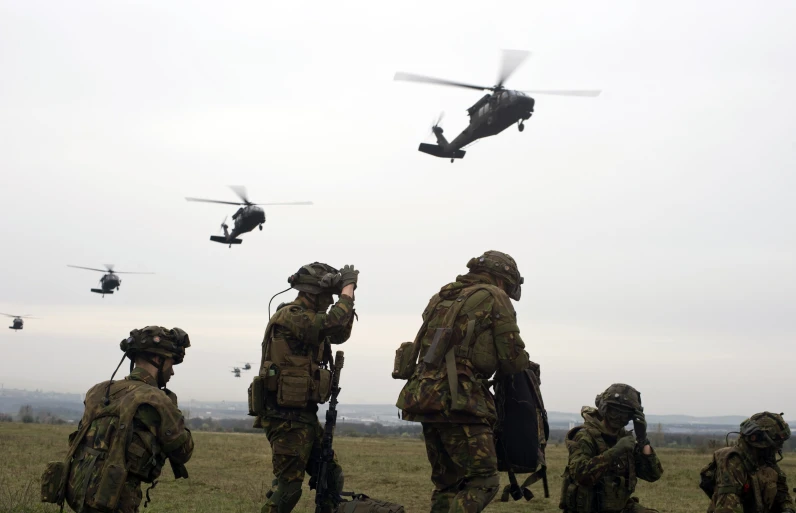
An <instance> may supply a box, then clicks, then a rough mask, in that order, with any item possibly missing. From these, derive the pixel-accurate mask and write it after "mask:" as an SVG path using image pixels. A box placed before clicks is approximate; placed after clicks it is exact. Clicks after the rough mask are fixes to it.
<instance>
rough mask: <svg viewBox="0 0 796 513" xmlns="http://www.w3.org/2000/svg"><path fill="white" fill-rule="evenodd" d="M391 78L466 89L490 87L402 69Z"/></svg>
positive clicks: (479, 89)
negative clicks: (417, 73)
mask: <svg viewBox="0 0 796 513" xmlns="http://www.w3.org/2000/svg"><path fill="white" fill-rule="evenodd" d="M393 80H405V81H407V82H425V83H426V84H437V85H447V86H453V87H465V88H467V89H477V90H478V91H484V90H486V89H492V88H491V87H484V86H478V85H473V84H465V83H464V82H454V81H452V80H443V79H441V78H434V77H426V76H423V75H415V74H413V73H404V72H403V71H399V72H398V73H396V74H395V77H393Z"/></svg>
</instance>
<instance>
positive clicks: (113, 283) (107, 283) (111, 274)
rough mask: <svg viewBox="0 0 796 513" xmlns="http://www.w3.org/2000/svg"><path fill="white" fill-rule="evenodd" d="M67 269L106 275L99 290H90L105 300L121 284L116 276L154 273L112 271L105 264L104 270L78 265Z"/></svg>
mask: <svg viewBox="0 0 796 513" xmlns="http://www.w3.org/2000/svg"><path fill="white" fill-rule="evenodd" d="M66 266H67V267H74V268H75V269H86V270H88V271H97V272H101V273H107V274H105V275H104V276H103V277H102V278H100V281H99V282H100V288H98V289H91V292H96V293H97V294H102V297H103V298H105V294H113V291H114V289H116V290H117V291H118V290H119V285H121V284H122V280H121V278H119V277H118V276H116V275H117V274H155V273H136V272H127V271H114V270H113V264H105V269H94V268H93V267H81V266H79V265H69V264H66Z"/></svg>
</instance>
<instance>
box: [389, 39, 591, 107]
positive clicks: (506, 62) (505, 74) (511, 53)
mask: <svg viewBox="0 0 796 513" xmlns="http://www.w3.org/2000/svg"><path fill="white" fill-rule="evenodd" d="M530 55H531V53H530V52H526V51H524V50H503V54H502V59H501V66H500V73H499V74H498V79H497V83H496V84H495V85H494V86H492V87H488V86H479V85H475V84H468V83H466V82H456V81H453V80H446V79H443V78H435V77H429V76H425V75H417V74H414V73H405V72H403V71H399V72H397V73H396V74H395V77H393V80H404V81H407V82H422V83H426V84H436V85H446V86H452V87H462V88H465V89H476V90H478V91H492V92H496V91H500V90H503V89H505V88H504V87H503V84H504V83H505V82H506V80H508V79H509V77H510V76H511V75H512V74H513V73H514V72H515V71H516V70H517V68H518V67H519V66H520V64H522V63H523V62H524V61H525V59H527V58H528V56H530ZM522 92H524V93H531V94H549V95H556V96H599V94H600V91H599V90H592V89H588V90H587V89H544V90H523V91H522Z"/></svg>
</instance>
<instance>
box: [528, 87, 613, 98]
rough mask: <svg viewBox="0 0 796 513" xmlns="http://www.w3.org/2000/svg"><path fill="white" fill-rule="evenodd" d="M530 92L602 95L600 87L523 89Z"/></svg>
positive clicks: (563, 94)
mask: <svg viewBox="0 0 796 513" xmlns="http://www.w3.org/2000/svg"><path fill="white" fill-rule="evenodd" d="M522 92H523V93H530V94H550V95H555V96H600V93H601V92H602V91H600V90H599V89H543V90H539V89H532V90H525V91H522Z"/></svg>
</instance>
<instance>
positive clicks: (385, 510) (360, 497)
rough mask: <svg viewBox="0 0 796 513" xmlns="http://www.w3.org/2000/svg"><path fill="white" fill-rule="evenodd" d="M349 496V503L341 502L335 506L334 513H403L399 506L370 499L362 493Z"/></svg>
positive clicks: (402, 508)
mask: <svg viewBox="0 0 796 513" xmlns="http://www.w3.org/2000/svg"><path fill="white" fill-rule="evenodd" d="M344 495H348V494H344ZM350 495H351V500H350V501H343V502H341V503H340V504H338V505H337V510H336V513H404V507H403V506H401V505H400V504H395V503H393V502H387V501H380V500H376V499H371V498H370V497H368V496H367V495H365V494H364V493H351V494H350Z"/></svg>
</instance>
